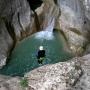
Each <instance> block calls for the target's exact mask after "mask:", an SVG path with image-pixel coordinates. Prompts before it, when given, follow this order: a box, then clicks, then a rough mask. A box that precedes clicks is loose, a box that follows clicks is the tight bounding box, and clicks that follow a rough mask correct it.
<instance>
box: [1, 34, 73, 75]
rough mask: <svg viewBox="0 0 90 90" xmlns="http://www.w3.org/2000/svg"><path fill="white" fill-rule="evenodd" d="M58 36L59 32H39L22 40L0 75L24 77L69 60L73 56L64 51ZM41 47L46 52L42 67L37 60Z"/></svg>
mask: <svg viewBox="0 0 90 90" xmlns="http://www.w3.org/2000/svg"><path fill="white" fill-rule="evenodd" d="M58 36H59V35H58V33H57V32H54V33H51V32H45V33H44V32H38V33H36V34H34V35H32V36H30V37H28V38H27V39H24V40H22V41H21V42H20V43H19V44H18V45H17V46H16V47H15V49H14V50H13V52H12V54H11V57H10V58H9V60H8V63H7V65H6V66H5V67H4V68H3V69H1V70H0V74H5V75H10V76H17V75H19V76H23V75H24V73H26V72H28V71H30V70H32V69H35V68H37V67H40V66H42V65H45V64H53V63H57V62H60V61H66V60H68V59H69V58H71V57H72V55H71V54H70V53H68V52H66V51H65V50H64V43H63V41H62V40H61V39H60V38H58ZM40 45H43V46H44V49H45V50H46V58H45V59H44V61H43V64H42V65H40V64H39V63H38V62H37V58H36V54H37V51H38V47H39V46H40Z"/></svg>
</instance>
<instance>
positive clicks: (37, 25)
mask: <svg viewBox="0 0 90 90" xmlns="http://www.w3.org/2000/svg"><path fill="white" fill-rule="evenodd" d="M34 15H35V25H36V28H37V31H40V22H39V19H38V16H37V13H36V12H34Z"/></svg>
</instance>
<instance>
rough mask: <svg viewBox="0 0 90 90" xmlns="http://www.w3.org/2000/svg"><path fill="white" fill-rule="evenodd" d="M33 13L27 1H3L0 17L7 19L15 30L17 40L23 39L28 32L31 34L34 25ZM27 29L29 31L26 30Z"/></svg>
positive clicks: (0, 4)
mask: <svg viewBox="0 0 90 90" xmlns="http://www.w3.org/2000/svg"><path fill="white" fill-rule="evenodd" d="M31 14H32V11H31V9H30V6H29V4H28V2H27V1H26V0H23V1H22V0H3V1H2V0H1V1H0V17H1V18H5V20H7V22H10V23H11V25H12V26H13V28H14V33H15V36H16V39H20V38H22V37H23V36H24V35H23V34H26V33H27V32H28V33H30V32H31V27H32V25H33V22H34V21H33V17H31ZM27 27H29V28H28V30H27V29H26V28H27Z"/></svg>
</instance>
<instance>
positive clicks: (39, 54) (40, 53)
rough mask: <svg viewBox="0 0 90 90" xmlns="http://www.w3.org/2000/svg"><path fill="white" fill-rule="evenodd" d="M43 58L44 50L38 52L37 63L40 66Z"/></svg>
mask: <svg viewBox="0 0 90 90" xmlns="http://www.w3.org/2000/svg"><path fill="white" fill-rule="evenodd" d="M44 57H45V50H39V51H38V55H37V59H38V63H41V64H42V62H43V59H44Z"/></svg>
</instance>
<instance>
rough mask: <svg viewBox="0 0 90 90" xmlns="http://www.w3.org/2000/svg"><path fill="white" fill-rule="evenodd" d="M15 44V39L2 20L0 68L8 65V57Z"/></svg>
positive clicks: (0, 24) (0, 29)
mask: <svg viewBox="0 0 90 90" xmlns="http://www.w3.org/2000/svg"><path fill="white" fill-rule="evenodd" d="M12 45H13V39H12V38H11V36H10V35H9V33H8V30H7V28H6V26H5V23H4V21H3V20H0V68H2V66H4V65H6V59H7V56H8V55H9V51H10V49H11V47H12Z"/></svg>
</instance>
